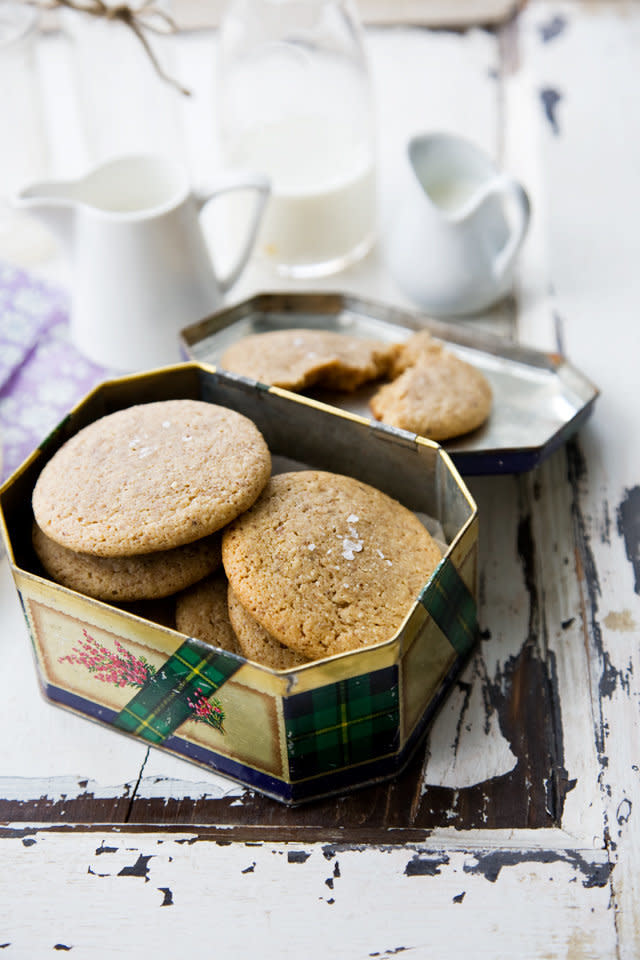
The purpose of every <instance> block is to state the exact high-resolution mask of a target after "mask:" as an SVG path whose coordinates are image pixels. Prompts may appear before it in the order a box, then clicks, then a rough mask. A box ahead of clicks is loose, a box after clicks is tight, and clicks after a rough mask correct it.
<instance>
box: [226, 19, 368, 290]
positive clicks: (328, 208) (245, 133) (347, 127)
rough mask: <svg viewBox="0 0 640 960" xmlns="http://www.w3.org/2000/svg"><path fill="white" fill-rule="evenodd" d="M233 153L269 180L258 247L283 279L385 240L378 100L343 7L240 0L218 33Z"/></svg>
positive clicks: (353, 22) (329, 267)
mask: <svg viewBox="0 0 640 960" xmlns="http://www.w3.org/2000/svg"><path fill="white" fill-rule="evenodd" d="M218 64H219V67H218V118H219V125H220V128H219V133H220V141H221V148H222V154H223V158H224V160H225V163H226V164H227V165H228V166H230V167H232V168H241V169H245V170H246V169H249V170H255V171H260V172H262V173H265V174H266V175H267V176H268V177H269V178H270V180H271V190H272V192H271V197H270V199H269V201H268V204H267V210H266V214H265V217H264V220H263V223H262V226H261V230H260V235H259V238H258V246H257V251H258V252H259V254H261V255H262V256H263V257H264V258H266V260H268V261H269V262H270V263H271V264H272V265H273V267H274V268H275V269H276V270H277V272H278V273H279V274H281V275H284V276H289V277H317V276H322V275H325V274H330V273H333V272H335V271H338V270H341V269H343V268H344V267H346V266H348V265H349V264H350V263H353V262H354V261H356V260H358V259H359V258H361V257H362V256H364V254H366V252H367V251H368V250H369V249H370V247H371V246H372V244H373V241H374V238H375V221H376V209H375V207H376V199H375V198H376V188H375V175H374V137H373V105H372V97H371V85H370V79H369V73H368V67H367V62H366V56H365V51H364V48H363V42H362V33H361V29H360V25H359V22H358V19H357V17H356V15H355V13H354V11H353V8H352V6H351V4H350V3H349V2H345V0H231V2H230V3H229V4H228V7H227V9H226V12H225V14H224V16H223V18H222V22H221V25H220V33H219V60H218Z"/></svg>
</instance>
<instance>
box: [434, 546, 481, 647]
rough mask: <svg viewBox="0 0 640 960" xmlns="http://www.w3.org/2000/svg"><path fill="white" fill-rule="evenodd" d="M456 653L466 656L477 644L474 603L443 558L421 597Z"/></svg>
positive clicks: (455, 573)
mask: <svg viewBox="0 0 640 960" xmlns="http://www.w3.org/2000/svg"><path fill="white" fill-rule="evenodd" d="M420 602H421V603H422V605H423V607H424V608H425V609H426V610H427V611H428V612H429V613H430V614H431V616H432V617H433V619H434V620H435V622H436V623H437V624H438V626H439V627H440V629H441V630H442V632H443V633H444V635H445V637H446V638H447V639H448V641H449V643H450V644H451V646H452V647H453V649H454V650H455V651H456V653H459V654H461V655H462V656H464V654H466V653H468V652H469V650H470V649H471V647H472V646H473V645H474V643H475V641H476V634H477V629H478V618H477V612H476V604H475V600H474V599H473V597H472V596H471V594H470V593H469V591H468V590H467V587H466V586H465V584H464V582H463V581H462V579H461V578H460V574H459V573H458V571H457V570H456V568H455V567H454V565H453V563H452V562H451V560H449V558H448V557H446V558H445V559H444V560H443V561H442V563H441V564H440V566H439V567H438V569H437V570H436V572H435V573H434V575H433V577H432V578H431V580H430V581H429V584H428V586H426V587H425V589H424V590H423V592H422V594H421V595H420Z"/></svg>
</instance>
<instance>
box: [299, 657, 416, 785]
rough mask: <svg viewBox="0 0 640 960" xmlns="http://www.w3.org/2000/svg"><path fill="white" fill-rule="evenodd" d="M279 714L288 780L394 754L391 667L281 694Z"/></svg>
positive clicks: (395, 686)
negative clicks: (281, 715) (281, 714)
mask: <svg viewBox="0 0 640 960" xmlns="http://www.w3.org/2000/svg"><path fill="white" fill-rule="evenodd" d="M284 718H285V725H286V730H287V752H288V756H289V774H290V777H291V779H292V780H304V779H305V778H306V777H310V776H317V775H318V774H323V773H329V772H332V771H335V770H342V769H344V768H346V767H351V766H355V765H356V764H360V763H366V762H367V761H368V760H372V759H375V758H378V757H382V756H385V755H387V754H390V753H395V752H396V751H397V750H398V748H399V742H400V734H399V709H398V670H397V667H395V666H393V667H386V668H384V669H383V670H376V671H374V672H373V673H369V674H365V675H363V676H360V677H353V678H351V679H349V680H341V681H340V682H338V683H332V684H327V685H326V686H324V687H319V688H318V689H316V690H309V691H308V692H305V693H297V694H295V695H294V696H292V697H287V698H286V699H285V700H284Z"/></svg>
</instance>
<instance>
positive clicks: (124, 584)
mask: <svg viewBox="0 0 640 960" xmlns="http://www.w3.org/2000/svg"><path fill="white" fill-rule="evenodd" d="M270 473H271V456H270V453H269V450H268V447H267V445H266V443H265V441H264V438H263V437H262V435H261V434H260V432H259V431H258V429H257V428H256V426H255V425H254V424H253V423H252V422H251V421H250V420H249V419H247V418H246V417H244V416H242V415H241V414H238V413H236V412H234V411H232V410H228V409H226V408H224V407H219V406H216V405H214V404H209V403H203V402H200V401H194V400H168V401H161V402H157V403H148V404H142V405H139V406H135V407H129V408H128V409H126V410H120V411H118V412H116V413H113V414H110V415H108V416H105V417H103V418H101V419H100V420H97V421H95V422H94V423H92V424H90V425H89V426H88V427H85V428H84V429H83V430H81V431H80V432H79V433H77V434H76V435H75V436H73V437H72V438H71V439H70V440H69V441H67V443H65V444H64V445H63V446H62V447H61V448H60V450H59V451H58V452H57V453H56V454H55V455H54V457H53V458H52V459H51V460H50V461H49V463H48V464H47V465H46V466H45V468H44V469H43V471H42V473H41V474H40V477H39V478H38V481H37V483H36V486H35V489H34V492H33V512H34V517H35V523H34V527H33V545H34V548H35V551H36V553H37V555H38V557H39V559H40V562H41V563H42V566H43V567H44V569H45V570H46V571H47V573H48V574H49V575H50V576H51V577H52V578H53V579H54V580H56V581H57V582H59V583H62V584H63V585H64V586H67V587H70V588H72V589H74V590H78V591H80V592H82V593H85V594H87V595H89V596H92V597H96V598H98V599H101V600H109V601H112V602H125V601H137V600H143V599H149V598H157V597H165V596H168V595H171V594H174V593H176V592H177V591H180V590H183V589H184V588H185V587H188V586H189V585H190V584H193V583H195V582H197V581H199V580H201V579H202V578H203V577H205V576H207V574H209V573H211V572H212V571H213V570H215V569H216V568H218V567H219V566H220V562H221V536H220V533H219V531H220V530H221V529H222V527H224V526H225V525H226V524H227V523H229V522H230V521H231V520H233V519H234V518H235V517H236V516H237V515H238V514H239V513H241V512H242V511H244V510H246V509H247V508H248V507H250V506H251V504H252V503H253V502H254V501H255V500H256V498H257V497H258V496H259V494H260V493H261V491H262V489H263V488H264V486H265V484H266V483H267V481H268V479H269V476H270Z"/></svg>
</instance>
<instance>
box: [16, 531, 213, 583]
mask: <svg viewBox="0 0 640 960" xmlns="http://www.w3.org/2000/svg"><path fill="white" fill-rule="evenodd" d="M32 542H33V547H34V549H35V551H36V554H37V555H38V559H39V560H40V563H41V564H42V566H43V567H44V569H45V570H46V571H47V573H48V574H49V576H51V577H52V578H53V579H54V580H55V581H56V583H61V584H62V585H63V586H65V587H70V588H71V589H72V590H77V591H78V593H84V594H86V595H87V596H88V597H95V598H96V599H97V600H113V601H115V602H125V601H129V600H145V599H146V600H150V599H155V598H157V597H167V596H169V595H170V594H172V593H176V592H177V591H178V590H184V588H185V587H188V586H190V585H191V584H192V583H196V581H198V580H201V579H202V578H203V577H206V576H207V574H209V573H211V572H212V571H213V570H215V569H217V567H219V566H220V563H221V559H222V558H221V544H220V534H213V535H212V536H210V537H204V538H203V539H202V540H196V542H195V543H188V544H186V545H185V546H182V547H175V548H174V549H172V550H160V551H158V552H157V553H144V554H139V555H138V556H132V557H96V556H93V555H92V554H88V553H78V552H77V551H75V550H69V549H68V548H67V547H63V546H61V545H60V544H59V543H56V541H55V540H51V538H50V537H47V535H46V534H45V533H43V532H42V530H41V529H40V528H39V527H38V525H37V524H35V523H34V524H33V529H32Z"/></svg>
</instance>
